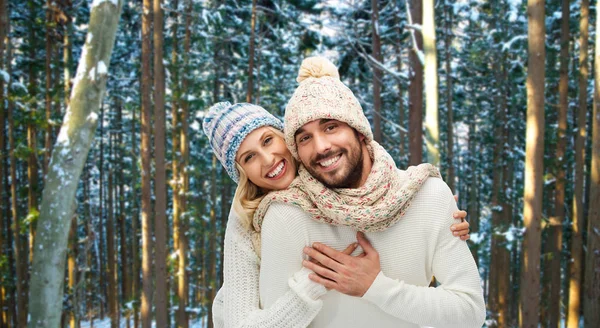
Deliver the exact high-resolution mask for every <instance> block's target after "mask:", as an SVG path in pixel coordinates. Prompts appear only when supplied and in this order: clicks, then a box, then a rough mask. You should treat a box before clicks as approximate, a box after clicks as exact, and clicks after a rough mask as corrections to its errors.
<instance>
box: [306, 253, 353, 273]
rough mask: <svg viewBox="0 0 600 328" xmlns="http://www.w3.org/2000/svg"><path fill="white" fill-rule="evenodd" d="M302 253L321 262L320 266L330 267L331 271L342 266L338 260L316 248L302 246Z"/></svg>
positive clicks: (337, 269) (338, 269)
mask: <svg viewBox="0 0 600 328" xmlns="http://www.w3.org/2000/svg"><path fill="white" fill-rule="evenodd" d="M304 253H305V254H306V255H308V256H310V257H312V258H313V259H315V260H317V261H318V262H319V263H321V265H322V266H324V267H327V268H330V269H332V270H333V271H336V272H338V271H340V269H341V268H342V265H341V264H340V263H339V262H337V261H336V260H333V259H332V258H330V257H328V256H327V255H325V254H323V253H321V252H319V251H318V250H316V249H314V248H311V247H304ZM343 255H344V256H347V255H345V254H343Z"/></svg>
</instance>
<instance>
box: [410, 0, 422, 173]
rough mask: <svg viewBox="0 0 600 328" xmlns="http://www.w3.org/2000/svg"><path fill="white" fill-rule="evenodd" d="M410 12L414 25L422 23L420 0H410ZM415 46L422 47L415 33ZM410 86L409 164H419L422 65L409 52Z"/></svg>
mask: <svg viewBox="0 0 600 328" xmlns="http://www.w3.org/2000/svg"><path fill="white" fill-rule="evenodd" d="M410 13H411V16H412V21H413V24H414V25H421V23H422V0H411V7H410ZM415 34H416V35H415V38H416V40H417V44H416V47H417V48H418V49H422V48H423V37H422V36H421V34H420V33H415ZM410 65H411V70H412V74H410V86H409V88H408V112H409V113H410V114H409V119H408V130H409V138H410V146H409V149H410V160H409V163H408V164H409V165H417V164H421V162H422V161H423V65H422V64H421V62H420V61H419V56H418V55H417V54H416V53H415V52H414V51H411V52H410Z"/></svg>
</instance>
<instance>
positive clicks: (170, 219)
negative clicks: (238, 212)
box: [0, 0, 600, 327]
mask: <svg viewBox="0 0 600 328" xmlns="http://www.w3.org/2000/svg"><path fill="white" fill-rule="evenodd" d="M593 5H596V4H592V5H590V3H589V1H588V0H581V1H567V0H562V1H559V0H547V1H543V0H528V1H527V2H525V1H522V0H496V1H480V0H461V1H450V0H438V1H435V2H434V1H433V0H410V1H406V0H393V1H387V0H371V1H358V0H336V1H317V0H287V1H285V0H252V1H250V0H237V1H226V0H206V1H205V0H169V1H164V0H153V1H151V0H143V1H140V0H130V1H123V0H94V1H93V2H91V1H89V0H80V1H71V0H46V1H42V0H27V1H8V0H0V41H1V42H0V151H1V156H0V205H1V207H0V327H25V326H27V320H28V319H29V320H30V324H29V327H57V326H61V327H66V326H69V327H79V326H93V325H94V324H96V325H98V324H106V325H110V326H111V327H117V326H122V327H130V326H134V327H138V326H140V325H141V326H142V327H150V325H151V324H152V322H155V324H156V326H158V327H167V326H177V327H188V326H190V325H192V326H201V327H204V326H207V325H208V326H212V315H211V312H210V308H211V302H212V299H213V298H214V295H215V293H216V290H217V289H218V288H219V287H220V286H221V284H222V282H223V278H222V262H223V261H222V260H223V247H222V245H223V234H224V230H225V226H226V221H227V216H228V212H229V209H230V204H231V200H232V195H233V192H234V190H235V185H234V184H233V182H232V181H231V180H230V179H229V177H228V176H227V174H226V172H225V171H224V170H223V169H222V167H221V165H220V164H219V162H218V161H217V160H216V158H215V157H214V156H213V154H212V151H211V149H210V147H209V144H208V142H207V139H206V136H205V135H204V134H203V133H202V131H201V121H202V117H203V115H204V113H205V112H206V109H207V108H208V107H209V106H210V105H211V104H213V103H215V102H217V101H224V100H226V101H231V102H243V101H246V102H252V103H257V104H260V105H261V106H263V107H264V108H266V109H267V110H269V111H271V112H272V113H273V114H275V115H277V116H280V117H282V116H283V111H284V108H285V104H286V103H287V100H288V99H289V98H290V96H291V95H292V93H293V91H294V89H295V88H296V86H297V83H296V82H295V77H296V74H297V70H298V68H299V66H300V63H301V61H302V59H303V58H305V57H307V56H311V55H325V56H327V57H329V58H331V59H332V60H333V61H334V62H335V63H336V65H337V66H338V67H339V72H340V75H341V79H342V80H343V81H344V82H345V83H346V84H347V85H348V86H349V87H350V88H351V89H352V90H353V91H354V93H355V95H356V96H357V97H358V98H359V100H360V102H361V104H362V106H363V108H364V109H365V113H366V114H367V116H368V117H369V119H370V120H371V122H372V126H373V130H374V135H375V139H376V140H378V141H379V142H380V143H382V144H383V146H384V147H385V148H386V149H387V150H388V151H389V152H390V153H391V154H392V156H393V157H394V159H395V160H396V162H397V164H398V166H399V167H401V168H402V167H406V166H408V165H412V164H417V163H421V162H424V161H427V162H431V163H434V164H436V165H438V166H439V167H440V170H441V172H442V174H443V176H444V179H445V181H446V182H447V183H448V184H449V185H450V187H451V188H452V190H453V191H454V192H455V193H457V194H458V195H459V207H460V208H461V209H466V210H467V211H468V213H469V217H468V219H469V221H470V224H471V240H470V241H469V242H468V243H469V246H470V249H471V250H472V253H473V256H474V257H475V259H476V261H477V263H478V266H479V272H480V274H481V278H482V284H483V287H484V293H485V298H486V304H487V306H488V319H487V321H486V325H487V326H490V327H517V326H521V327H538V325H541V326H543V327H558V326H565V327H582V326H585V327H600V304H599V303H600V162H599V160H600V131H599V129H600V125H598V124H599V123H600V116H599V115H600V114H597V108H596V104H597V103H598V100H599V98H598V97H599V95H600V91H599V89H600V86H599V83H598V82H600V81H599V80H600V69H597V67H599V66H598V65H600V59H599V57H598V56H600V50H598V49H597V48H595V47H598V46H599V45H600V42H596V41H595V40H596V37H597V36H598V34H596V31H597V30H598V27H594V25H595V24H598V20H597V18H596V17H597V16H596V15H592V14H590V13H595V12H596V7H595V6H593ZM113 45H114V47H113ZM80 58H81V59H80ZM78 59H80V61H79V65H78V66H77V60H78ZM76 67H78V68H77V70H76Z"/></svg>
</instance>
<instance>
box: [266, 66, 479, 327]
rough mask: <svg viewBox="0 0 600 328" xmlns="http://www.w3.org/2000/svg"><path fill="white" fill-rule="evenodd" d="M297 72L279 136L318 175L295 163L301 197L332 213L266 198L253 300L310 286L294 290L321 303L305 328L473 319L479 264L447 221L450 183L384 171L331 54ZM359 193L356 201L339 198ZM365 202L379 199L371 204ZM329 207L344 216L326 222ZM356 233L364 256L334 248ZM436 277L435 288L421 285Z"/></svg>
mask: <svg viewBox="0 0 600 328" xmlns="http://www.w3.org/2000/svg"><path fill="white" fill-rule="evenodd" d="M298 82H300V85H299V87H298V89H297V90H296V92H295V93H294V95H293V96H292V98H291V100H290V101H289V103H288V106H287V107H286V113H285V138H286V143H287V145H288V148H289V149H290V151H291V152H292V154H293V155H294V157H296V159H298V160H300V162H301V163H302V164H303V166H304V167H305V168H306V171H307V172H308V173H310V175H312V177H314V178H316V180H314V179H312V178H311V177H307V173H306V172H305V171H303V170H304V169H303V168H300V172H299V178H298V179H300V181H304V182H305V183H307V184H310V186H306V188H304V189H305V190H309V191H308V192H305V193H304V194H303V196H302V197H304V198H306V197H309V198H310V200H311V201H313V202H316V203H321V204H320V205H317V206H320V207H321V208H319V210H320V211H325V212H324V213H330V214H331V215H323V218H322V221H324V222H326V223H330V224H323V222H319V221H318V220H319V218H320V216H319V215H315V213H317V212H318V211H314V212H313V211H312V210H311V209H306V208H305V210H308V212H309V213H311V214H308V213H307V212H305V211H304V210H303V209H302V208H300V207H298V206H293V205H289V204H285V203H282V202H277V200H281V199H285V200H287V199H290V198H289V197H288V198H286V197H287V196H286V197H283V198H282V197H280V198H277V196H275V197H273V199H274V200H275V202H273V203H271V204H270V206H269V208H268V210H267V211H266V214H265V216H264V220H263V221H262V227H261V229H262V230H261V235H262V261H261V274H260V296H261V304H262V306H263V307H264V308H267V307H269V306H271V305H272V304H274V302H275V301H276V300H277V299H278V298H279V297H280V296H282V295H284V294H285V293H286V292H288V291H289V290H290V288H291V289H293V290H295V291H296V290H306V286H307V284H308V285H310V284H313V287H314V288H312V289H309V290H310V292H309V293H299V294H300V296H301V297H307V298H310V299H312V300H319V299H320V300H322V302H323V305H322V309H321V311H320V312H319V314H318V315H317V316H316V317H315V319H314V320H313V322H312V326H314V327H369V326H370V327H416V326H418V325H426V326H435V327H481V325H482V324H483V321H484V320H485V304H484V300H483V293H482V289H481V286H480V281H479V274H478V271H477V267H476V264H475V262H474V260H473V258H472V256H471V253H470V251H469V249H468V247H467V245H466V243H464V242H462V241H461V240H459V239H458V238H455V237H453V236H452V234H451V232H450V230H449V229H448V227H449V226H450V225H451V224H453V223H455V222H454V220H453V219H452V213H453V212H455V211H456V210H457V208H456V203H455V201H454V199H453V197H452V194H451V191H450V190H449V188H448V186H447V185H446V184H445V183H444V182H443V181H442V180H441V179H437V178H429V179H427V175H425V176H423V175H421V176H420V178H416V179H415V174H414V172H415V171H414V170H413V173H407V172H406V171H399V170H398V171H396V170H395V169H394V171H387V173H385V174H382V172H383V171H386V169H388V168H390V167H392V166H393V163H392V164H390V161H391V158H388V157H389V155H387V153H385V152H382V150H381V149H380V146H379V145H377V144H376V143H374V142H373V141H372V132H371V129H370V125H369V122H368V120H367V119H366V117H365V116H364V114H363V112H362V108H361V107H360V104H359V103H358V101H357V99H356V98H355V97H354V95H353V94H352V92H351V91H350V90H349V89H348V88H347V87H346V86H345V85H343V83H342V82H341V81H340V80H339V76H338V75H337V70H336V69H335V67H334V66H333V64H331V63H330V62H328V61H327V60H324V59H318V58H309V59H307V60H305V61H304V63H303V65H302V68H301V69H300V74H299V78H298ZM417 170H418V169H417ZM421 171H422V172H421V173H423V172H425V174H427V172H426V171H423V170H421ZM394 173H395V174H394ZM423 177H425V178H423ZM313 180H314V181H313ZM300 189H303V188H300ZM388 189H389V190H388ZM291 190H293V188H292V189H291ZM398 190H399V191H401V192H393V191H398ZM388 191H389V192H388ZM288 195H289V193H288ZM398 195H400V196H398ZM404 196H406V197H404ZM302 197H296V198H302ZM323 198H326V199H325V200H323ZM356 199H358V203H357V204H356V206H354V204H351V205H352V206H347V204H346V203H345V201H346V200H349V201H350V202H353V201H354V200H356ZM365 200H366V201H365ZM390 200H391V201H390ZM363 201H365V203H362V202H363ZM291 203H295V204H299V203H298V202H294V201H291ZM341 203H343V204H341ZM366 203H368V204H383V205H384V206H379V207H373V208H377V213H372V212H371V211H370V209H369V208H368V206H365V205H364V204H366ZM398 204H402V206H399V205H398ZM397 205H398V206H397ZM390 208H394V210H393V211H390ZM329 209H332V210H334V211H335V210H337V211H338V212H326V211H328V210H329ZM355 211H359V213H364V215H365V218H364V220H362V218H360V217H358V218H357V217H356V216H355V215H353V214H356V213H355ZM339 212H342V214H341V215H337V214H339ZM330 216H339V217H341V218H342V220H341V221H338V222H329V221H327V220H328V217H330ZM344 221H350V222H344ZM364 221H367V223H365V222H364ZM333 224H337V225H333ZM357 227H358V228H357ZM357 230H363V231H375V232H366V233H365V234H364V235H363V234H362V233H358V234H357V232H356V231H357ZM355 240H358V243H359V245H360V246H361V247H362V250H363V253H362V254H360V255H358V256H348V255H345V254H342V253H341V252H339V251H337V250H341V249H344V248H345V247H346V246H347V245H348V244H350V243H353V242H354V241H355ZM307 246H308V247H307ZM310 246H312V247H310ZM303 256H304V258H305V260H304V261H303V260H302V257H303ZM308 259H310V260H308ZM302 266H304V267H305V269H303V270H309V271H314V273H311V274H310V275H308V277H310V280H308V279H307V278H306V277H307V275H306V274H300V273H298V272H297V271H298V270H299V269H300V268H301V267H302ZM433 275H435V277H436V278H437V280H438V281H439V282H440V286H439V287H437V288H429V287H428V284H429V281H430V280H431V277H432V276H433ZM288 278H289V279H288ZM299 286H300V287H299ZM322 286H325V287H326V288H327V289H328V290H329V291H326V290H325V289H324V288H323V287H322Z"/></svg>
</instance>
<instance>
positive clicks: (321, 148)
mask: <svg viewBox="0 0 600 328" xmlns="http://www.w3.org/2000/svg"><path fill="white" fill-rule="evenodd" d="M313 145H314V149H315V151H316V152H317V153H319V154H324V153H326V152H328V151H329V150H330V149H331V142H329V140H328V139H327V138H326V137H325V136H322V135H319V134H315V135H313Z"/></svg>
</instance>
